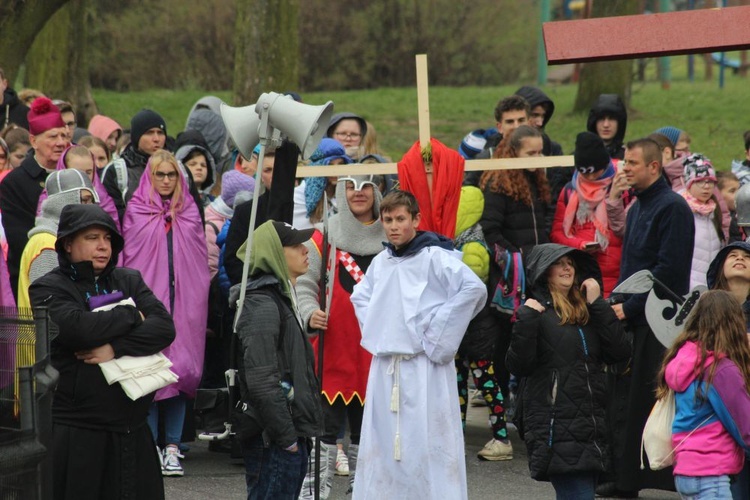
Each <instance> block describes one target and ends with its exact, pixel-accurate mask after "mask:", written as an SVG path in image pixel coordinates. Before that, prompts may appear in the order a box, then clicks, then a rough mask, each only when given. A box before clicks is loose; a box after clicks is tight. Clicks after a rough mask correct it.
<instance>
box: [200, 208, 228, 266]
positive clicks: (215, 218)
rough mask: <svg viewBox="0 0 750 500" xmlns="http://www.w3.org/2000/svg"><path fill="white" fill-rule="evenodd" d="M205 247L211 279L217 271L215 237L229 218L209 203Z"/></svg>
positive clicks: (217, 246) (217, 250) (206, 214)
mask: <svg viewBox="0 0 750 500" xmlns="http://www.w3.org/2000/svg"><path fill="white" fill-rule="evenodd" d="M205 216H206V227H205V229H206V248H207V250H208V270H209V272H210V273H211V279H213V278H214V276H216V273H218V272H219V252H220V249H219V245H217V244H216V237H217V236H219V233H220V232H221V228H222V227H224V223H225V222H226V221H227V220H229V217H226V216H224V215H222V214H220V213H219V212H217V211H216V210H215V209H214V208H213V207H212V206H211V205H209V206H208V207H206V213H205Z"/></svg>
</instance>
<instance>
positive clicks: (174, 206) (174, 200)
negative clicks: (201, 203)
mask: <svg viewBox="0 0 750 500" xmlns="http://www.w3.org/2000/svg"><path fill="white" fill-rule="evenodd" d="M162 163H169V164H170V165H172V167H174V170H175V172H177V182H176V183H175V186H174V191H172V197H171V204H170V212H171V214H172V218H173V219H174V216H175V214H176V213H177V212H179V211H180V210H182V204H183V193H182V180H183V174H182V170H180V165H179V163H178V162H177V159H176V158H175V157H174V155H173V154H172V153H170V152H169V151H167V150H166V149H158V150H156V151H155V152H154V154H152V155H151V159H150V160H149V162H148V164H149V172H148V174H149V176H150V177H151V193H150V196H149V199H150V200H151V203H154V197H153V195H154V192H155V191H156V188H155V187H154V186H155V185H156V182H157V181H156V169H157V168H159V166H160V165H161V164H162Z"/></svg>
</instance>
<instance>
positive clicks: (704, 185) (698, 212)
mask: <svg viewBox="0 0 750 500" xmlns="http://www.w3.org/2000/svg"><path fill="white" fill-rule="evenodd" d="M682 166H683V168H684V169H685V170H684V174H683V177H684V180H685V187H686V189H685V191H683V192H682V193H681V194H682V196H683V197H684V198H685V201H687V203H688V205H689V206H690V210H692V212H693V216H694V217H695V247H694V249H693V265H692V266H691V268H690V289H691V290H692V289H693V288H695V287H696V286H698V285H703V286H706V272H707V271H708V267H709V265H710V264H711V261H712V260H714V257H716V255H717V254H718V253H719V250H721V248H722V247H723V246H724V245H725V244H726V241H727V237H726V235H725V234H724V231H723V229H722V225H721V207H720V206H719V201H718V200H717V199H716V196H715V195H714V189H715V188H716V171H715V170H714V166H713V165H712V164H711V160H709V159H708V158H706V157H705V156H703V155H702V154H700V153H694V154H691V155H690V156H687V157H685V159H684V161H683V162H682Z"/></svg>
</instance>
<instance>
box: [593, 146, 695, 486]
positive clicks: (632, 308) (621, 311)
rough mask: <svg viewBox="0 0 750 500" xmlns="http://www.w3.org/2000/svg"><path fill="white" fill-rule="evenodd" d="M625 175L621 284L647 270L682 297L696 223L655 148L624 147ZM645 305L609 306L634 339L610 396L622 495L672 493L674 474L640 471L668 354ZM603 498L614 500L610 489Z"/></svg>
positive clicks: (635, 301)
mask: <svg viewBox="0 0 750 500" xmlns="http://www.w3.org/2000/svg"><path fill="white" fill-rule="evenodd" d="M623 172H624V173H625V178H626V179H627V182H628V185H630V187H632V188H633V189H635V195H636V198H637V199H636V201H635V202H634V203H633V205H632V206H631V207H630V210H629V212H628V216H627V222H626V227H625V237H624V239H623V247H622V262H621V264H620V281H623V280H625V279H626V278H628V277H630V276H632V275H633V274H634V273H635V272H637V271H641V270H643V269H648V270H649V271H651V273H653V275H654V277H655V278H656V279H658V280H659V281H661V282H662V283H664V284H665V285H666V286H667V287H669V288H670V289H671V290H672V291H674V292H675V293H677V294H679V295H684V294H686V293H687V292H688V288H689V285H690V266H691V263H692V259H693V243H694V239H695V225H694V218H693V215H692V213H691V211H690V208H689V207H688V204H687V202H686V201H685V200H684V198H683V197H682V196H680V195H678V194H677V193H675V192H674V191H672V188H671V186H670V185H669V184H668V183H667V181H666V180H665V178H664V176H663V175H662V165H661V152H660V151H659V146H658V145H657V144H656V142H654V141H653V140H651V139H639V140H636V141H631V142H629V143H628V144H627V146H626V149H625V160H624V166H623ZM645 306H646V294H645V293H644V294H635V295H631V296H629V297H628V298H627V300H625V302H623V303H621V304H616V305H613V306H612V308H613V309H614V311H615V313H616V314H617V317H618V318H620V319H621V320H625V321H627V329H628V330H629V331H630V332H631V333H632V335H633V359H632V361H631V363H630V365H629V366H628V367H627V368H626V369H624V370H622V372H621V373H620V374H619V375H618V376H617V377H616V380H615V384H614V393H613V394H611V397H612V398H613V400H612V401H611V408H610V410H611V417H612V418H613V420H614V422H613V425H611V426H610V428H611V429H613V430H614V435H613V443H612V448H613V451H614V457H613V458H614V468H613V470H614V471H616V476H617V477H616V480H615V482H614V483H615V484H614V485H612V486H610V487H611V488H616V490H617V492H616V493H618V492H619V493H621V495H619V496H623V495H622V494H624V493H628V494H632V492H633V490H636V491H637V490H639V489H643V488H658V489H666V490H672V489H673V488H674V481H673V479H672V472H671V469H664V470H661V471H656V472H654V471H651V470H649V468H648V467H646V469H645V470H640V467H639V465H640V442H641V435H642V433H643V426H644V424H645V422H646V418H647V417H648V414H649V413H650V411H651V408H652V407H653V405H654V401H655V400H654V390H655V388H656V375H657V372H658V370H659V367H660V366H661V362H662V359H663V358H664V351H665V348H664V346H663V345H662V344H661V343H660V342H659V341H658V340H657V339H656V337H655V336H654V332H653V331H652V330H651V328H650V327H649V325H648V323H647V321H646V316H645ZM602 493H605V492H602ZM606 493H607V495H606V496H612V492H611V491H607V492H606Z"/></svg>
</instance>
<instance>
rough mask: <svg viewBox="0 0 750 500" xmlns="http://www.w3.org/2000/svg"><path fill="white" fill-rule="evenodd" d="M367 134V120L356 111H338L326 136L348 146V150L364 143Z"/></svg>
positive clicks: (345, 146) (356, 148)
mask: <svg viewBox="0 0 750 500" xmlns="http://www.w3.org/2000/svg"><path fill="white" fill-rule="evenodd" d="M366 135H367V122H366V121H365V119H364V118H362V117H361V116H359V115H355V114H354V113H348V112H344V113H336V114H335V115H333V118H331V123H329V124H328V131H327V132H326V137H330V138H331V139H335V140H337V141H339V143H340V144H341V145H342V146H344V148H346V150H347V152H348V151H350V150H352V149H354V150H358V149H359V147H360V146H361V145H363V144H364V140H365V136H366Z"/></svg>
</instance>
